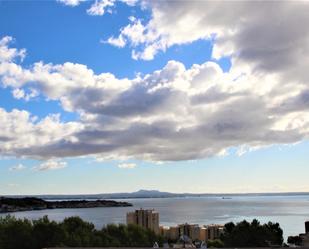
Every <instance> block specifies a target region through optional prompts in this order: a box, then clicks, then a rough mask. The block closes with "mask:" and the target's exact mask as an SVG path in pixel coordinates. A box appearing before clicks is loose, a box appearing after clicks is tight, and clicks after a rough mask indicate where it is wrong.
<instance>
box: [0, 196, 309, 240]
mask: <svg viewBox="0 0 309 249" xmlns="http://www.w3.org/2000/svg"><path fill="white" fill-rule="evenodd" d="M117 201H127V202H130V203H132V204H133V206H132V207H110V208H79V209H74V208H73V209H49V210H39V211H24V212H15V213H10V215H13V216H15V217H17V218H28V219H38V218H41V217H43V216H44V215H47V216H48V217H49V218H50V219H51V220H55V221H62V220H63V219H64V218H66V217H70V216H79V217H81V218H82V219H84V220H86V221H89V222H92V223H93V224H94V225H95V226H96V228H97V229H100V228H102V227H103V226H104V225H106V224H110V223H115V224H119V223H123V224H125V222H126V213H127V212H129V211H132V210H135V209H139V208H144V209H154V210H156V211H158V212H159V216H160V225H163V226H173V225H177V224H181V223H186V222H187V223H193V224H199V225H208V224H225V223H227V222H230V221H232V222H239V221H242V220H247V221H252V220H253V219H258V220H259V221H260V222H261V223H266V222H269V221H271V222H278V223H280V226H281V228H282V229H283V231H284V238H285V239H287V237H288V236H290V235H298V234H299V233H304V231H305V225H304V222H305V221H308V220H309V195H295V196H293V195H289V196H242V195H240V196H232V197H228V198H224V197H221V196H212V197H179V198H146V199H140V198H139V199H125V200H120V199H118V200H117ZM5 215H7V214H0V216H5Z"/></svg>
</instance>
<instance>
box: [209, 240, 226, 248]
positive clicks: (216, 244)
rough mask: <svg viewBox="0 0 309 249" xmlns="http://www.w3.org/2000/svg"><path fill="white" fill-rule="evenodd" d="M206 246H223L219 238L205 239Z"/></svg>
mask: <svg viewBox="0 0 309 249" xmlns="http://www.w3.org/2000/svg"><path fill="white" fill-rule="evenodd" d="M207 246H208V247H209V248H211V247H215V248H221V247H224V243H223V242H222V241H221V240H220V239H214V240H211V239H210V240H208V241H207Z"/></svg>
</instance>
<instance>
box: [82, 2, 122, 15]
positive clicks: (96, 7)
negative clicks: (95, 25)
mask: <svg viewBox="0 0 309 249" xmlns="http://www.w3.org/2000/svg"><path fill="white" fill-rule="evenodd" d="M115 1H116V0H95V2H94V3H93V4H92V5H91V7H90V8H89V9H87V13H88V14H89V15H92V16H103V15H104V14H105V12H106V11H108V12H111V9H110V7H113V6H114V4H115Z"/></svg>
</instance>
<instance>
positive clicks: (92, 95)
mask: <svg viewBox="0 0 309 249" xmlns="http://www.w3.org/2000/svg"><path fill="white" fill-rule="evenodd" d="M100 4H101V6H100ZM243 5H244V6H241V8H239V10H238V11H239V12H237V11H235V12H236V13H232V14H228V15H226V20H221V19H220V18H218V17H217V15H215V16H213V15H212V14H211V13H209V12H207V11H202V10H207V9H208V8H209V6H207V4H206V3H203V2H199V1H196V2H193V3H192V5H189V6H188V5H186V3H185V2H179V3H177V2H174V3H173V2H172V1H170V2H167V3H164V4H161V5H160V4H155V3H153V2H147V1H131V2H129V1H114V0H109V1H106V0H98V1H86V2H84V1H78V0H62V1H42V2H39V1H0V23H1V25H0V100H1V101H0V108H1V111H0V122H1V123H2V125H0V127H1V129H2V131H1V132H0V147H1V149H0V156H1V159H0V165H1V167H0V194H79V193H105V192H124V191H128V192H129V191H136V190H138V189H158V190H162V191H170V192H196V193H205V192H211V193H222V192H226V193H227V192H292V191H309V185H308V183H307V182H308V181H306V180H307V179H306V176H307V175H308V173H309V169H308V159H309V156H308V142H307V138H308V134H309V128H308V127H309V111H308V106H307V104H306V103H308V102H307V100H306V99H307V97H306V96H308V92H309V90H308V86H307V85H308V80H309V79H308V78H307V76H306V73H305V72H306V71H305V69H304V68H305V67H306V65H308V64H307V58H308V57H306V55H302V54H301V55H300V54H299V53H298V48H299V47H301V48H305V46H308V45H307V43H306V41H307V40H306V39H307V38H308V34H307V33H304V34H302V35H300V34H298V32H295V29H297V28H296V27H293V24H295V25H297V23H298V22H300V21H302V22H307V21H308V18H306V15H305V13H304V15H303V16H302V13H303V12H302V11H301V12H300V14H299V16H296V17H295V15H292V14H293V13H294V12H295V11H296V9H297V8H301V9H306V8H308V5H305V6H290V5H291V4H290V5H289V4H287V3H283V4H282V6H280V7H279V8H278V10H276V11H279V12H280V11H286V10H289V11H291V12H290V14H291V16H293V17H289V18H291V19H292V20H283V19H284V18H283V16H280V15H278V16H275V17H274V20H272V23H271V24H270V22H271V20H268V19H267V18H264V14H263V13H264V12H265V9H263V8H264V7H263V6H259V5H258V6H256V7H254V6H248V5H246V4H243ZM284 5H287V6H284ZM91 7H93V8H92V10H93V11H92V12H90V11H89V9H90V8H91ZM211 7H212V8H213V10H214V13H215V12H216V11H218V13H220V9H221V11H222V13H223V14H224V13H225V11H228V10H229V8H230V6H228V4H227V3H226V4H225V5H224V4H223V6H221V5H220V4H219V6H216V4H215V3H213V6H211ZM256 9H257V13H256V16H255V19H252V20H251V19H250V18H251V15H250V13H252V11H255V10H256ZM102 10H104V11H102ZM171 10H173V11H174V12H175V14H173V15H169V13H170V11H171ZM266 11H270V12H271V11H274V9H272V8H271V7H270V8H269V9H268V10H266ZM177 13H178V14H177ZM180 13H182V15H180ZM270 14H271V13H270ZM237 16H243V18H244V20H246V22H247V25H245V26H243V25H242V24H241V23H238V22H236V21H235V20H236V19H235V17H237ZM270 16H271V15H270ZM289 16H290V15H289ZM133 17H134V18H133ZM216 18H218V19H216ZM229 18H230V20H229ZM293 18H294V19H293ZM256 21H259V24H258V25H257V24H256V23H254V22H256ZM284 21H287V22H289V23H292V24H289V25H290V26H285V28H283V30H281V31H278V29H276V23H282V22H284ZM203 22H205V23H203ZM260 22H262V23H261V24H260ZM259 25H262V27H265V28H264V29H261V28H260V27H259ZM263 25H264V26H263ZM297 27H298V26H297ZM272 28H273V29H274V32H275V34H276V35H275V36H273V35H272V34H273V33H272V32H271V31H272V30H271V29H272ZM231 30H232V31H233V32H231ZM293 30H294V31H293ZM292 31H293V32H294V33H292ZM259 32H261V34H260V35H261V37H262V38H263V39H259V38H257V39H251V37H252V36H254V35H257V36H258V37H260V36H259ZM280 32H281V33H280ZM299 33H301V32H299ZM248 34H250V35H248ZM286 34H288V35H289V34H293V39H295V40H296V41H298V40H299V43H297V44H298V45H297V46H298V47H296V46H295V47H293V46H292V47H290V46H286V44H291V40H290V39H292V38H289V36H287V35H286ZM304 37H305V38H304ZM113 41H116V42H113ZM273 42H276V43H277V44H278V48H281V47H283V48H285V49H282V50H281V51H279V52H278V51H277V50H276V49H274V51H271V49H273V48H272V46H268V45H269V44H272V43H273ZM301 42H303V44H302V43H301ZM23 49H25V50H23ZM304 51H305V50H304ZM297 56H298V57H297ZM299 56H304V58H305V59H304V58H301V57H299ZM295 58H296V59H295ZM299 60H301V61H302V63H295V61H299ZM291 62H292V63H294V67H292V68H291V67H289V66H288V65H291ZM107 73H108V74H107Z"/></svg>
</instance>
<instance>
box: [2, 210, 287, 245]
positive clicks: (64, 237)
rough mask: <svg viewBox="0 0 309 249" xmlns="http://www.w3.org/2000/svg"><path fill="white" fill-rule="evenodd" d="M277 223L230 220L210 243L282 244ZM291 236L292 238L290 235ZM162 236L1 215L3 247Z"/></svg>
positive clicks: (148, 240) (147, 241) (149, 240)
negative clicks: (217, 237) (221, 233)
mask: <svg viewBox="0 0 309 249" xmlns="http://www.w3.org/2000/svg"><path fill="white" fill-rule="evenodd" d="M282 234H283V232H282V229H281V228H280V226H279V224H278V223H271V222H269V223H267V224H263V225H261V224H260V223H259V222H258V221H257V220H253V221H252V222H251V223H249V222H247V221H242V222H240V223H237V224H234V223H232V222H230V223H227V224H226V225H225V227H224V233H223V235H222V236H221V239H220V240H219V239H216V240H209V241H208V242H207V244H208V247H209V248H210V247H216V248H220V247H269V246H274V245H278V246H279V245H280V246H281V245H282V243H283V237H282ZM290 239H291V240H292V238H290ZM154 242H158V243H159V244H160V245H162V244H163V238H162V237H161V236H157V235H156V234H155V233H154V232H152V231H150V230H147V229H144V228H142V227H139V226H135V225H128V226H126V225H107V226H105V227H103V228H102V229H101V230H97V229H95V227H94V225H93V224H92V223H89V222H86V221H83V220H82V219H81V218H79V217H70V218H66V219H65V220H64V221H62V222H55V221H50V220H49V219H48V217H47V216H45V217H43V218H41V219H39V220H34V221H30V220H28V219H16V218H14V217H12V216H6V217H5V218H0V248H1V249H41V248H44V247H152V245H153V244H154Z"/></svg>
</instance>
